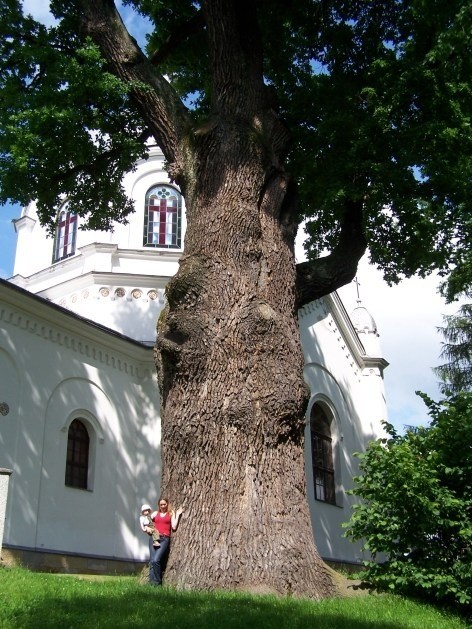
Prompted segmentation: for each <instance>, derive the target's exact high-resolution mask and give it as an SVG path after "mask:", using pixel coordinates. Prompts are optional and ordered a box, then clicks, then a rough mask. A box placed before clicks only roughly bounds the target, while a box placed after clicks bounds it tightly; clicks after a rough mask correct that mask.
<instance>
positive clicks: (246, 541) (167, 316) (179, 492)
mask: <svg viewBox="0 0 472 629" xmlns="http://www.w3.org/2000/svg"><path fill="white" fill-rule="evenodd" d="M76 2H77V4H78V5H79V6H80V8H81V11H82V13H83V15H82V18H83V20H82V21H83V28H84V29H85V30H86V32H88V33H89V34H90V35H91V36H92V38H93V39H94V41H95V42H96V43H97V44H98V45H99V46H100V49H101V51H102V54H103V55H104V57H105V58H106V59H107V62H108V65H109V68H110V69H111V71H113V72H114V73H115V74H116V75H117V76H119V77H120V78H121V79H122V80H124V81H126V82H128V83H130V82H131V84H132V85H133V87H132V90H131V95H132V97H133V100H134V103H135V105H136V107H137V109H138V110H139V111H140V113H141V115H142V118H143V121H145V123H146V124H147V126H148V129H149V131H150V133H152V134H153V135H154V137H155V139H156V141H157V142H158V143H159V144H160V146H161V147H162V149H163V151H164V154H165V156H166V159H167V162H168V165H169V174H170V176H171V177H172V178H173V179H174V180H175V181H176V182H177V183H178V184H179V185H180V187H181V189H182V192H183V193H184V196H185V200H186V210H187V234H186V238H185V253H184V255H183V257H182V259H181V263H180V269H179V272H178V274H177V275H176V276H175V277H174V278H173V279H172V280H171V281H170V282H169V285H168V288H167V300H168V305H167V307H166V310H165V312H164V313H163V315H162V317H161V319H160V321H159V326H158V340H157V350H156V360H157V365H158V372H159V383H160V390H161V405H162V409H161V410H162V440H161V444H162V446H161V447H162V459H163V478H162V488H163V491H164V492H165V493H166V494H167V496H168V498H169V499H170V500H171V501H172V502H173V503H174V504H175V505H179V504H183V506H184V507H185V514H184V516H183V519H182V522H181V524H180V528H179V531H178V533H177V534H176V535H175V537H174V540H173V544H172V550H171V555H170V559H169V563H168V567H167V573H166V579H167V582H169V583H173V584H176V585H178V586H181V587H185V588H203V589H213V588H222V587H227V588H232V589H243V590H249V591H254V592H277V593H281V594H293V595H298V596H310V597H314V598H321V597H325V596H329V595H331V594H333V592H334V586H333V583H332V581H331V578H330V576H329V573H328V570H327V567H326V566H325V565H324V563H323V562H322V561H321V559H320V558H319V556H318V553H317V551H316V548H315V545H314V541H313V532H312V529H311V523H310V517H309V512H308V504H307V498H306V491H305V472H304V447H303V434H304V422H305V418H304V415H305V408H306V402H307V399H308V391H307V388H306V385H305V383H304V381H303V375H302V374H303V356H302V351H301V347H300V341H299V333H298V326H297V320H296V305H297V304H301V303H304V301H306V300H307V299H309V293H308V292H307V291H305V294H304V295H303V298H302V299H301V300H300V299H299V298H297V297H296V295H295V290H296V271H295V264H294V252H293V246H294V239H295V233H296V226H297V225H296V223H297V221H296V210H297V208H296V203H297V196H296V192H295V187H294V185H293V184H292V183H291V182H290V179H289V177H288V176H287V174H286V173H285V171H284V169H283V167H282V166H281V164H282V163H283V161H284V157H285V155H286V150H287V146H288V139H289V134H288V132H287V129H286V127H285V125H284V124H283V123H282V122H281V121H280V120H279V119H278V116H277V115H276V114H275V112H274V107H275V104H274V103H273V102H272V99H269V98H268V97H267V89H266V87H265V84H264V79H263V71H262V67H263V56H262V40H261V37H260V33H259V32H258V26H257V15H256V3H254V2H252V0H238V1H237V2H236V0H203V1H202V3H201V7H202V12H203V13H202V17H203V19H204V23H205V27H206V34H207V36H208V53H209V56H210V66H211V76H212V88H211V90H210V93H211V118H210V119H209V121H208V122H207V123H206V125H205V126H203V127H201V128H199V129H195V128H194V124H195V121H194V120H193V118H192V116H191V115H190V114H189V113H188V112H186V110H185V108H184V107H183V105H182V103H181V102H180V100H179V99H178V97H177V94H176V93H175V92H174V91H173V89H172V87H171V86H170V85H169V84H168V82H167V81H166V79H165V78H164V77H163V76H162V75H160V74H159V72H158V71H157V70H155V69H154V68H153V67H152V65H151V62H150V60H149V59H147V58H146V57H145V56H144V55H143V53H142V52H141V51H140V50H139V49H138V48H137V46H136V42H135V41H134V40H132V39H131V38H130V37H129V35H128V33H127V31H126V29H125V27H124V25H123V23H122V21H121V19H120V17H119V15H118V13H117V11H116V10H115V7H114V4H113V2H110V1H109V0H76ZM156 58H158V55H157V56H154V59H156ZM142 85H147V86H148V87H147V88H146V89H144V88H142V87H140V86H142ZM348 214H349V216H351V215H352V212H348ZM354 214H356V212H354ZM355 231H356V230H355V229H354V230H353V229H349V230H345V232H346V239H347V240H349V238H350V235H351V234H352V233H355ZM340 257H341V258H342V259H343V260H344V256H342V255H338V256H337V257H335V259H334V263H333V261H332V260H328V261H325V262H323V265H322V266H321V267H319V268H316V269H315V270H311V269H306V268H305V269H303V273H302V279H300V280H299V283H300V282H301V284H302V285H304V283H305V280H308V281H309V284H310V287H311V288H310V290H311V292H312V293H313V294H316V287H317V285H318V284H319V282H320V278H321V279H323V280H325V278H326V277H329V276H331V275H332V274H333V273H332V267H334V268H336V266H337V261H338V259H339V258H340ZM343 277H345V274H344V275H343ZM335 288H336V285H335V284H333V283H332V284H331V285H328V284H327V283H326V281H325V283H324V285H323V289H322V290H323V292H322V293H318V296H319V295H320V294H325V293H326V292H329V290H334V289H335Z"/></svg>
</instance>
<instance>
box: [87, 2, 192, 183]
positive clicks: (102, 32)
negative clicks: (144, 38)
mask: <svg viewBox="0 0 472 629" xmlns="http://www.w3.org/2000/svg"><path fill="white" fill-rule="evenodd" d="M75 1H76V4H77V6H78V7H79V9H80V10H81V13H82V15H81V17H82V21H83V26H84V28H85V31H86V33H87V34H88V35H90V37H91V38H92V40H93V41H94V42H95V43H96V44H97V46H98V47H99V48H100V51H101V53H102V55H103V56H104V58H105V59H106V60H107V62H108V66H109V70H110V71H111V72H113V74H115V75H116V76H118V77H119V78H121V79H123V80H124V81H125V82H127V83H132V84H133V87H132V90H131V97H132V99H133V101H134V103H135V105H136V106H137V108H138V109H139V111H140V113H141V115H142V116H143V118H144V120H145V121H146V124H147V125H148V127H149V129H150V131H151V132H152V134H153V136H154V138H155V139H156V142H157V143H158V144H159V146H160V147H161V148H162V151H163V152H164V155H165V157H166V159H167V160H168V162H169V163H170V164H172V171H173V173H174V174H175V175H177V176H178V174H179V172H180V171H181V169H182V161H183V157H182V155H181V146H182V140H183V138H184V137H185V135H186V134H187V132H188V129H189V127H190V123H191V121H190V117H189V114H188V111H187V109H186V108H185V106H184V105H183V104H182V102H181V100H180V99H179V97H178V95H177V93H176V92H175V90H174V89H173V88H172V87H171V85H170V84H169V83H168V81H166V79H165V78H164V77H163V76H162V75H160V74H159V73H158V72H156V70H155V69H154V68H153V66H152V65H151V63H150V61H149V60H148V59H147V57H146V56H145V55H144V53H143V52H142V51H141V49H140V48H139V46H138V45H137V43H136V41H135V40H134V39H133V38H132V37H131V36H130V35H129V33H128V31H127V30H126V27H125V25H124V24H123V21H122V19H121V17H120V14H119V13H118V11H117V10H116V7H115V3H114V2H113V1H112V0H75Z"/></svg>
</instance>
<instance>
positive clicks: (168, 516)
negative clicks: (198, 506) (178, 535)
mask: <svg viewBox="0 0 472 629" xmlns="http://www.w3.org/2000/svg"><path fill="white" fill-rule="evenodd" d="M158 507H159V508H158V511H157V513H156V514H155V517H154V526H155V527H156V530H157V531H159V533H160V537H159V542H160V546H158V547H157V548H156V547H153V549H152V551H151V561H150V564H149V583H150V584H151V585H162V574H163V572H164V568H165V564H166V561H167V557H168V555H169V550H170V536H171V533H172V531H176V530H177V527H178V526H179V520H180V516H181V515H182V513H183V509H182V507H180V508H179V509H177V511H175V512H174V511H169V501H168V500H167V499H166V498H159V502H158Z"/></svg>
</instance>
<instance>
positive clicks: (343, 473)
mask: <svg viewBox="0 0 472 629" xmlns="http://www.w3.org/2000/svg"><path fill="white" fill-rule="evenodd" d="M332 306H333V304H332V303H330V300H329V299H328V298H325V299H323V300H318V301H317V302H313V303H311V304H309V305H308V306H305V307H304V308H303V309H302V311H301V312H300V313H299V326H300V335H301V339H302V345H303V348H304V354H305V370H304V374H305V380H306V382H307V384H308V385H309V387H310V391H311V398H310V402H309V405H308V409H307V428H306V433H305V444H306V450H305V452H306V478H307V495H308V501H309V506H310V514H311V518H312V523H313V531H314V537H315V542H316V544H317V547H318V550H319V552H320V554H321V556H322V557H323V558H325V559H329V560H332V561H352V562H356V563H357V562H359V561H362V559H363V555H362V551H361V545H360V544H359V543H358V544H354V543H352V542H351V541H350V540H347V539H345V538H344V537H343V528H342V524H343V523H344V522H347V521H348V520H349V518H350V513H351V508H352V505H353V504H354V502H355V501H356V498H355V497H353V496H349V495H347V493H346V492H347V491H348V490H349V489H351V488H352V486H353V481H352V478H353V476H355V475H356V474H358V472H359V468H358V462H357V459H356V458H355V457H353V453H354V452H362V451H364V450H365V447H366V444H367V442H368V441H369V440H371V439H374V438H376V437H377V436H378V434H379V430H380V429H379V425H380V424H379V422H380V419H386V405H385V397H384V387H383V380H382V378H381V376H380V373H379V372H378V370H377V373H376V374H375V373H371V371H375V370H370V369H366V368H365V367H364V366H363V365H362V360H359V359H356V357H355V355H354V353H353V352H352V350H351V349H350V348H349V346H348V339H347V338H346V334H345V333H343V332H342V331H341V329H340V327H339V326H338V322H337V320H336V316H333V315H335V309H334V308H333V307H332ZM360 358H362V357H360ZM315 403H321V404H323V405H324V406H325V407H326V408H328V409H329V411H330V415H331V416H332V417H333V419H332V423H331V436H332V440H333V454H334V456H333V458H334V469H335V485H336V504H329V503H327V502H322V501H319V500H315V488H314V479H313V468H312V465H313V464H312V453H311V431H310V411H311V409H312V407H313V405H314V404H315Z"/></svg>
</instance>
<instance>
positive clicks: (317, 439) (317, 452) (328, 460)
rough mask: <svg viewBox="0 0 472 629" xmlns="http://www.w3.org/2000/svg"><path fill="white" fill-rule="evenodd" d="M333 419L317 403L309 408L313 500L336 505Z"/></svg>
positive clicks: (323, 407)
mask: <svg viewBox="0 0 472 629" xmlns="http://www.w3.org/2000/svg"><path fill="white" fill-rule="evenodd" d="M315 413H316V415H315ZM333 419H334V416H333V414H332V413H331V412H329V410H328V409H327V408H326V407H325V405H323V404H321V403H320V402H319V401H317V402H315V403H314V404H313V406H312V407H311V410H310V446H311V461H312V474H313V492H314V498H315V500H316V501H318V502H324V503H326V504H331V505H336V504H337V500H336V468H335V456H334V451H335V443H334V439H333V434H332V429H331V426H332V423H333ZM320 422H322V423H320Z"/></svg>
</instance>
